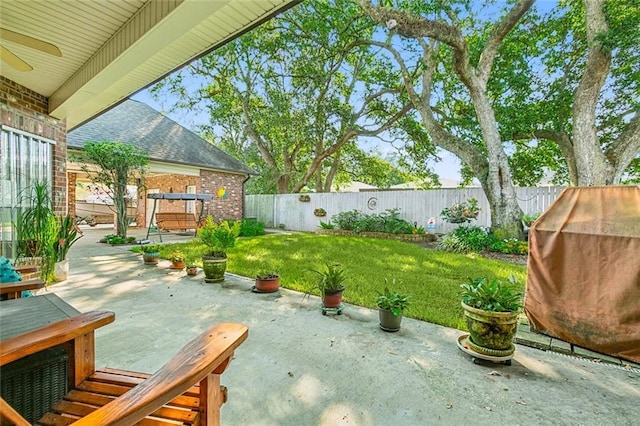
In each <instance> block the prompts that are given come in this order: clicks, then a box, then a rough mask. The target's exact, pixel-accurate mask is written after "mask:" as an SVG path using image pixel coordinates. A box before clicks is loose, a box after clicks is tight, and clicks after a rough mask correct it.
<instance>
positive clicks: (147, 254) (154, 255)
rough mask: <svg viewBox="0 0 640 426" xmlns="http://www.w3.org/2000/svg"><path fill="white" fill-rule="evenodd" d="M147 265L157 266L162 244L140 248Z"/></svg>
mask: <svg viewBox="0 0 640 426" xmlns="http://www.w3.org/2000/svg"><path fill="white" fill-rule="evenodd" d="M140 249H141V250H142V260H143V261H144V264H145V265H157V264H158V261H159V260H160V244H147V245H144V246H142V247H141V248H140Z"/></svg>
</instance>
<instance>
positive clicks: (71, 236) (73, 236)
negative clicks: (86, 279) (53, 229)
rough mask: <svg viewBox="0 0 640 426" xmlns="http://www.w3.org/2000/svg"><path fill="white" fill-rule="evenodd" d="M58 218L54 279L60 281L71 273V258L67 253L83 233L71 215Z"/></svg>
mask: <svg viewBox="0 0 640 426" xmlns="http://www.w3.org/2000/svg"><path fill="white" fill-rule="evenodd" d="M57 220H58V235H57V237H56V241H55V243H54V250H55V252H56V264H55V269H54V273H53V279H54V281H57V282H60V281H64V280H66V279H67V276H68V275H69V260H68V259H67V255H68V254H69V249H70V248H71V246H72V245H73V244H74V243H75V242H76V241H78V240H79V239H80V238H81V237H82V233H81V232H80V231H79V229H78V227H77V226H76V222H75V219H74V218H73V216H71V215H66V216H60V217H58V218H57Z"/></svg>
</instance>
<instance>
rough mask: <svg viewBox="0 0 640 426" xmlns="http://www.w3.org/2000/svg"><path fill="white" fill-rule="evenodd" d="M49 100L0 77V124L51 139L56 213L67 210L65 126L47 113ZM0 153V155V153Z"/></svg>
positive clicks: (63, 121) (64, 123)
mask: <svg viewBox="0 0 640 426" xmlns="http://www.w3.org/2000/svg"><path fill="white" fill-rule="evenodd" d="M48 107H49V99H48V98H47V97H46V96H42V95H40V94H38V93H36V92H34V91H33V90H29V89H27V88H26V87H24V86H21V85H19V84H18V83H16V82H14V81H12V80H9V79H7V78H5V77H2V76H0V112H1V115H2V125H3V126H9V127H12V128H14V129H18V130H21V131H23V132H27V133H30V134H32V135H36V136H40V137H43V138H46V139H51V140H54V141H55V142H56V144H55V145H54V146H53V185H52V186H53V201H54V206H55V210H56V212H58V213H61V214H65V213H67V192H68V189H67V126H66V121H65V120H58V119H55V118H53V117H51V116H49V115H48ZM0 155H2V154H1V153H0Z"/></svg>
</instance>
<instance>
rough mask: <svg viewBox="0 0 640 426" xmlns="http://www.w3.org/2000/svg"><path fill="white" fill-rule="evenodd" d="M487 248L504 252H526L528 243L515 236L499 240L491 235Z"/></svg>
mask: <svg viewBox="0 0 640 426" xmlns="http://www.w3.org/2000/svg"><path fill="white" fill-rule="evenodd" d="M489 250H490V251H495V252H498V253H506V254H527V253H528V252H529V244H528V243H527V242H526V241H520V240H517V239H515V238H506V239H503V240H499V239H497V238H495V236H492V237H491V241H490V242H489Z"/></svg>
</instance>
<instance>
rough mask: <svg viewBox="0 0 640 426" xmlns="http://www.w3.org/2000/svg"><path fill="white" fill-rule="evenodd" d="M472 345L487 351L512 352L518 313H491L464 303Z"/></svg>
mask: <svg viewBox="0 0 640 426" xmlns="http://www.w3.org/2000/svg"><path fill="white" fill-rule="evenodd" d="M462 308H463V309H464V316H465V318H466V320H467V328H468V329H469V334H470V339H471V342H472V343H475V344H476V345H477V346H481V347H484V348H487V349H492V350H498V351H510V350H511V348H513V344H512V342H513V337H514V336H515V334H516V330H517V328H518V313H517V312H489V311H483V310H482V309H476V308H473V307H471V306H468V305H466V304H465V303H462Z"/></svg>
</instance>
